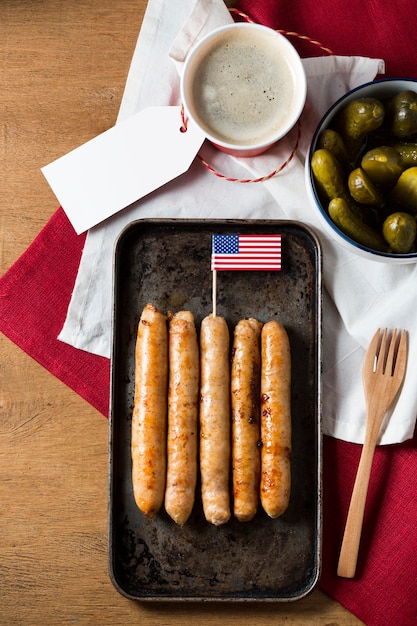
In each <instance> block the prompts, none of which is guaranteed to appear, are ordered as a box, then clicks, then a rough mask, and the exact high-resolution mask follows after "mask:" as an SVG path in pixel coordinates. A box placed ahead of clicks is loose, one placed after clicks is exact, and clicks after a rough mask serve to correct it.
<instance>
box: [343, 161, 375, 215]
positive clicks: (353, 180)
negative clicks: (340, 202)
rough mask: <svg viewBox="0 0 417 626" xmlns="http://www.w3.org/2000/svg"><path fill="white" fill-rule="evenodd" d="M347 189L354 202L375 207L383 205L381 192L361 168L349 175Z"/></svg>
mask: <svg viewBox="0 0 417 626" xmlns="http://www.w3.org/2000/svg"><path fill="white" fill-rule="evenodd" d="M348 187H349V191H350V195H351V196H352V198H353V199H354V200H356V202H360V203H361V204H366V205H370V206H376V207H378V206H381V205H382V203H383V200H384V198H383V196H382V194H381V192H380V191H379V190H378V188H377V187H376V186H375V185H374V183H373V182H372V180H371V179H370V178H369V176H368V175H367V174H366V172H365V171H364V170H363V169H362V168H361V167H357V168H356V169H354V170H353V171H352V172H351V173H350V174H349V177H348Z"/></svg>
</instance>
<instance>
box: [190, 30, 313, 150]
mask: <svg viewBox="0 0 417 626" xmlns="http://www.w3.org/2000/svg"><path fill="white" fill-rule="evenodd" d="M306 93H307V81H306V76H305V72H304V68H303V64H302V62H301V59H300V57H299V55H298V53H297V51H296V50H295V48H294V47H293V45H292V44H291V43H290V42H289V41H288V39H286V38H285V37H284V36H282V35H281V34H279V33H278V32H276V31H275V30H272V29H271V28H268V27H266V26H261V25H258V24H248V23H237V24H230V25H228V26H223V27H221V28H218V29H216V30H214V31H212V32H211V33H209V34H208V35H206V36H205V37H204V38H203V39H201V40H200V41H199V42H198V43H197V44H196V45H195V46H194V48H192V50H191V51H190V53H189V55H188V56H187V58H186V60H185V64H184V68H183V73H182V77H181V97H182V102H183V105H184V110H185V114H186V116H187V117H189V118H190V119H192V121H193V122H194V123H195V124H197V126H199V127H200V128H201V129H202V130H203V132H204V134H205V136H206V137H207V139H209V140H210V141H211V142H212V143H213V144H214V145H215V146H216V147H217V148H219V149H220V150H222V151H223V152H227V153H228V154H232V155H234V156H254V155H257V154H260V153H262V152H264V151H265V150H267V149H268V148H270V147H271V146H272V145H273V144H274V143H275V142H276V141H278V140H279V139H281V138H282V137H284V136H285V135H286V134H287V133H288V132H289V131H290V130H291V128H292V127H293V126H294V124H295V123H296V122H297V120H298V118H299V117H300V115H301V112H302V110H303V108H304V104H305V100H306Z"/></svg>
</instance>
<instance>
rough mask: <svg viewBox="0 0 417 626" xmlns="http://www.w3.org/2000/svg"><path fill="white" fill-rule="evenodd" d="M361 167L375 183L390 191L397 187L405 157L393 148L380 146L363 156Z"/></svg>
mask: <svg viewBox="0 0 417 626" xmlns="http://www.w3.org/2000/svg"><path fill="white" fill-rule="evenodd" d="M361 167H362V169H363V170H365V172H366V173H367V175H368V176H369V178H370V179H371V180H372V182H373V183H375V184H376V185H379V186H380V187H382V188H385V189H389V188H390V187H393V186H394V185H395V183H396V182H397V180H398V178H399V177H400V175H401V172H402V171H403V157H402V156H401V154H400V152H398V150H396V148H393V147H392V146H379V147H378V148H373V149H372V150H368V152H366V153H365V154H364V155H363V157H362V160H361Z"/></svg>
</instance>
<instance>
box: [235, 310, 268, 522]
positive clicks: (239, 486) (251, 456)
mask: <svg viewBox="0 0 417 626" xmlns="http://www.w3.org/2000/svg"><path fill="white" fill-rule="evenodd" d="M261 328H262V324H261V322H258V321H257V320H255V319H253V318H250V319H246V320H241V321H240V322H239V323H238V324H237V325H236V327H235V331H234V338H233V349H232V366H231V392H232V393H231V402H232V477H233V496H234V504H233V511H234V515H235V517H236V518H237V519H238V520H239V521H241V522H247V521H249V520H251V519H252V518H253V517H254V515H255V513H256V511H257V508H258V501H259V480H260V464H261V459H260V448H259V440H260V372H261V356H260V334H261Z"/></svg>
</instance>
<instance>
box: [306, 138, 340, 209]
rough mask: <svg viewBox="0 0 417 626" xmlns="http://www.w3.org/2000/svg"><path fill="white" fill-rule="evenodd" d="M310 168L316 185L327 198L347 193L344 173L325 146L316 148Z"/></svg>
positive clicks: (330, 198)
mask: <svg viewBox="0 0 417 626" xmlns="http://www.w3.org/2000/svg"><path fill="white" fill-rule="evenodd" d="M311 169H312V171H313V175H314V178H315V181H316V184H317V187H318V188H319V190H320V192H321V194H322V195H323V196H324V197H325V198H326V199H327V200H332V198H337V197H339V196H342V197H345V196H346V195H347V181H346V176H345V173H344V171H343V168H342V166H341V165H340V162H339V161H338V160H337V159H336V157H335V156H334V155H333V154H332V153H331V152H330V150H326V149H325V148H320V149H319V150H316V151H315V152H314V154H313V156H312V158H311Z"/></svg>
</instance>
